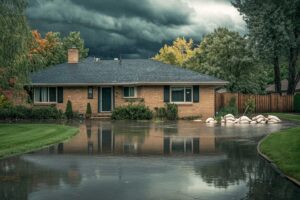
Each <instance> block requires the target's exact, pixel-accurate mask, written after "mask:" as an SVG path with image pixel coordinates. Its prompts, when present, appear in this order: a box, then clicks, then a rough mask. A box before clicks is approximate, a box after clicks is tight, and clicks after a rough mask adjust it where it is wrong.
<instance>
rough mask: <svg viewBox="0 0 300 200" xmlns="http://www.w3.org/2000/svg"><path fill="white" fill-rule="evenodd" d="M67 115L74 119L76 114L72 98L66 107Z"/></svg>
mask: <svg viewBox="0 0 300 200" xmlns="http://www.w3.org/2000/svg"><path fill="white" fill-rule="evenodd" d="M65 115H66V117H67V119H72V118H73V116H74V114H73V108H72V103H71V101H70V100H68V102H67V107H66V112H65Z"/></svg>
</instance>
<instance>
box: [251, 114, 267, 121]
mask: <svg viewBox="0 0 300 200" xmlns="http://www.w3.org/2000/svg"><path fill="white" fill-rule="evenodd" d="M258 118H265V117H264V116H263V115H257V116H255V117H253V118H252V121H254V120H257V119H258Z"/></svg>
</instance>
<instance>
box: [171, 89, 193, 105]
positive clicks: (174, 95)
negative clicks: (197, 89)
mask: <svg viewBox="0 0 300 200" xmlns="http://www.w3.org/2000/svg"><path fill="white" fill-rule="evenodd" d="M192 96H193V95H192V87H172V88H171V102H174V103H176V102H192Z"/></svg>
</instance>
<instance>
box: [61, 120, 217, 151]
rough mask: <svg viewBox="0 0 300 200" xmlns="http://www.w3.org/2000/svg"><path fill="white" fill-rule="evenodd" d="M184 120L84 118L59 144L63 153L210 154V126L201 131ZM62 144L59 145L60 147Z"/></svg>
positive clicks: (211, 135) (213, 139)
mask: <svg viewBox="0 0 300 200" xmlns="http://www.w3.org/2000/svg"><path fill="white" fill-rule="evenodd" d="M190 127H191V126H189V124H187V123H186V122H184V123H181V122H180V121H179V122H177V123H170V124H165V123H164V124H154V123H150V122H140V123H139V124H138V125H137V123H136V122H135V123H130V122H123V123H120V122H118V123H114V122H108V121H106V122H103V121H87V122H86V123H85V124H81V125H80V133H79V134H78V135H76V136H75V137H74V138H73V139H72V140H71V141H69V142H67V143H64V144H59V145H58V146H57V151H58V152H63V153H64V154H141V155H162V154H166V155H170V154H211V153H216V152H215V133H214V129H207V130H205V131H203V130H201V131H200V128H197V127H195V125H194V126H193V127H194V128H190ZM62 145H63V147H62Z"/></svg>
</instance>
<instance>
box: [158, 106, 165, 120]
mask: <svg viewBox="0 0 300 200" xmlns="http://www.w3.org/2000/svg"><path fill="white" fill-rule="evenodd" d="M155 112H156V113H155V116H156V117H157V118H160V119H163V118H166V112H167V111H166V108H164V107H161V108H155Z"/></svg>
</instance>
